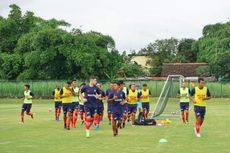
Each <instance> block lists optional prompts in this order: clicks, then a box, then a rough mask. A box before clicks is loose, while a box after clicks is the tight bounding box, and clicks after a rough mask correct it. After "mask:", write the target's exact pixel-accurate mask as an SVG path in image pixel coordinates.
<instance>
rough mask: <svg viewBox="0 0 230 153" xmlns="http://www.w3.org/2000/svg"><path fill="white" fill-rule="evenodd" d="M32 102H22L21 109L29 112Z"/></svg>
mask: <svg viewBox="0 0 230 153" xmlns="http://www.w3.org/2000/svg"><path fill="white" fill-rule="evenodd" d="M31 107H32V104H22V111H23V112H25V111H26V112H27V113H29V112H30V110H31Z"/></svg>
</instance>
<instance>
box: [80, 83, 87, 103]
mask: <svg viewBox="0 0 230 153" xmlns="http://www.w3.org/2000/svg"><path fill="white" fill-rule="evenodd" d="M84 92H85V87H83V88H82V89H81V90H80V92H79V97H80V98H81V99H83V102H84V103H85V102H87V99H86V98H85V97H84V96H83V94H82V93H84Z"/></svg>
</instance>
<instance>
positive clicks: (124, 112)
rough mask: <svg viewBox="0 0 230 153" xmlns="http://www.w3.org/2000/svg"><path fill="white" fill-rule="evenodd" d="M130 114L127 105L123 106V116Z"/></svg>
mask: <svg viewBox="0 0 230 153" xmlns="http://www.w3.org/2000/svg"><path fill="white" fill-rule="evenodd" d="M127 112H128V106H127V104H124V105H123V106H122V113H123V114H126V113H127Z"/></svg>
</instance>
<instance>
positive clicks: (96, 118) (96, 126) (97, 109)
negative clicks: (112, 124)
mask: <svg viewBox="0 0 230 153" xmlns="http://www.w3.org/2000/svg"><path fill="white" fill-rule="evenodd" d="M98 111H99V108H98V107H97V108H95V112H94V121H93V122H94V128H95V129H98V128H99V114H98Z"/></svg>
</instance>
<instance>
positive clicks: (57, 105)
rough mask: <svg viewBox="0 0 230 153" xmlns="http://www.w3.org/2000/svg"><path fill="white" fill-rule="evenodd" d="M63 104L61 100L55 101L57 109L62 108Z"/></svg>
mask: <svg viewBox="0 0 230 153" xmlns="http://www.w3.org/2000/svg"><path fill="white" fill-rule="evenodd" d="M61 106H62V102H61V101H55V102H54V107H55V109H59V108H61Z"/></svg>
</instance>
